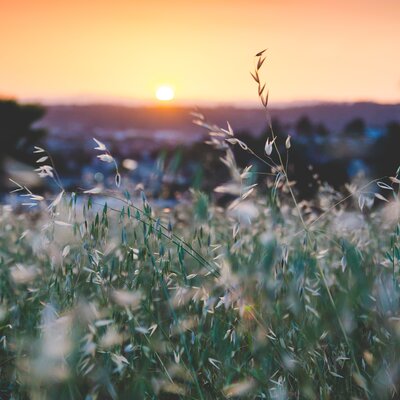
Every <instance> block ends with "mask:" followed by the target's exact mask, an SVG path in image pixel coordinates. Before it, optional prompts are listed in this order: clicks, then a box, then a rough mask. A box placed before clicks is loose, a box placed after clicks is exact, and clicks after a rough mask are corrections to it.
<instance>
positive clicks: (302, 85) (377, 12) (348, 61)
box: [0, 0, 400, 104]
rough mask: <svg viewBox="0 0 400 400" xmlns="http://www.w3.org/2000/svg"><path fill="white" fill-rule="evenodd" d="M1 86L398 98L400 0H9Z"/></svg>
mask: <svg viewBox="0 0 400 400" xmlns="http://www.w3.org/2000/svg"><path fill="white" fill-rule="evenodd" d="M0 15H1V23H0V35H1V39H0V94H2V95H3V96H4V95H10V96H14V97H16V98H18V99H22V100H31V99H37V100H40V101H44V102H66V101H67V102H71V101H96V100H100V101H123V102H127V101H145V102H147V101H153V100H154V99H155V97H154V96H155V95H154V93H155V91H156V89H157V87H159V86H160V85H163V84H167V85H171V86H172V87H173V88H174V89H175V92H176V102H190V103H207V102H211V103H215V102H217V103H218V102H229V103H235V104H244V103H248V102H251V101H255V100H256V87H255V85H254V82H252V80H251V77H250V74H249V71H250V70H252V68H253V56H254V54H255V53H256V52H257V51H259V50H262V49H264V48H266V47H268V53H267V54H268V59H267V62H266V63H265V65H264V67H263V68H265V69H264V72H265V76H266V77H267V82H268V86H269V88H270V92H271V95H270V96H271V97H270V98H271V101H272V102H276V103H278V102H282V101H285V102H286V101H314V100H335V101H354V100H376V101H380V102H399V101H400V1H399V0H379V1H378V0H335V1H334V0H303V1H301V0H263V1H261V0H230V1H227V0H201V1H197V0H193V1H190V0H145V1H139V0H112V1H111V0H69V1H61V0H0Z"/></svg>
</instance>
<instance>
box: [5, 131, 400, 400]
mask: <svg viewBox="0 0 400 400" xmlns="http://www.w3.org/2000/svg"><path fill="white" fill-rule="evenodd" d="M214 131H215V127H214ZM220 134H221V135H219V136H218V135H215V134H214V135H213V136H212V138H213V141H214V142H215V140H216V139H215V137H218V140H219V145H221V143H222V144H223V143H224V142H225V141H226V140H227V139H228V142H229V141H230V142H231V144H232V143H233V145H241V146H242V147H244V150H245V151H248V149H246V148H245V145H244V144H243V143H236V142H235V140H234V139H232V138H234V137H233V136H231V134H230V132H229V130H227V131H224V130H220ZM224 134H226V135H227V137H224V136H223V135H224ZM221 138H222V139H221ZM221 141H222V142H221ZM97 144H98V150H101V151H104V154H103V157H100V158H102V159H103V161H105V162H111V161H112V160H111V159H109V158H107V157H106V156H105V155H107V156H109V157H112V156H111V155H109V153H108V152H107V150H106V149H103V144H102V143H100V142H97ZM213 144H216V143H213ZM287 147H289V146H287ZM269 150H270V149H269V148H268V146H266V153H267V154H268V152H269ZM210 151H213V150H212V149H211V148H210ZM37 152H38V153H44V152H42V151H41V150H37ZM42 155H43V154H38V156H42ZM44 157H47V156H44ZM222 161H223V162H224V163H225V165H226V166H227V167H229V169H230V171H231V174H232V182H231V183H230V184H229V185H226V187H225V189H226V190H227V191H229V190H230V191H231V192H232V193H237V199H236V200H235V201H234V202H233V203H231V204H230V205H229V206H227V207H220V206H217V205H216V204H215V202H213V201H212V200H211V199H210V197H209V196H208V195H206V194H204V193H201V192H195V191H193V192H192V194H191V200H190V202H186V203H183V204H180V205H178V206H177V207H176V208H175V209H172V210H171V209H152V207H151V205H150V202H149V201H148V200H147V199H146V196H145V195H144V193H142V196H141V198H140V197H139V199H140V200H138V197H137V196H133V197H132V199H131V197H130V195H129V194H128V193H127V192H125V193H124V192H123V190H122V189H121V190H117V191H116V192H103V193H101V196H102V197H101V199H104V196H106V198H108V205H104V200H103V203H102V204H101V205H100V203H101V201H100V200H98V197H97V196H98V194H99V193H98V192H99V191H100V190H97V189H94V190H89V191H88V192H89V193H87V194H86V195H84V197H81V196H80V197H78V195H76V194H74V193H72V194H68V193H64V192H60V195H59V196H58V197H57V198H56V199H55V200H54V199H52V200H53V201H52V202H51V203H50V204H49V202H50V201H46V199H42V198H41V197H40V196H36V195H34V194H32V193H27V194H28V196H27V199H29V200H28V205H33V203H37V206H35V208H34V210H35V211H26V212H23V213H17V212H16V211H14V210H12V209H11V208H10V207H9V206H3V208H2V211H1V220H0V224H1V233H0V263H1V264H0V265H1V268H0V301H1V303H0V321H1V323H0V344H1V348H0V373H1V375H0V397H1V398H10V396H11V397H12V398H14V399H23V398H32V399H55V398H58V399H79V398H82V399H95V398H98V399H106V398H112V399H117V398H120V399H133V398H135V399H136V398H138V399H141V398H143V399H156V398H161V399H173V398H176V399H178V398H180V399H224V398H259V399H263V398H265V399H286V398H293V399H297V398H299V399H303V398H304V399H320V398H321V399H349V398H354V399H356V398H358V399H366V398H370V399H377V398H379V399H385V398H398V396H399V393H398V391H397V389H398V387H399V378H400V368H399V362H398V354H399V351H400V314H399V277H398V274H399V261H400V253H399V241H400V226H399V220H398V213H399V199H398V193H397V192H396V190H395V187H396V182H397V179H398V177H394V178H393V179H392V183H393V186H387V187H386V185H384V184H383V183H382V182H379V183H378V184H379V185H380V186H381V187H383V188H384V190H386V193H387V194H388V195H387V196H386V197H387V198H388V199H390V203H386V202H384V201H381V203H382V204H384V206H382V205H378V207H375V208H374V207H372V201H373V197H372V198H371V195H370V192H368V191H367V189H365V190H359V189H357V188H355V187H352V188H351V187H350V188H349V190H353V194H354V195H353V196H349V199H348V200H347V201H344V202H340V201H338V199H339V198H340V197H339V195H338V194H337V193H335V192H334V191H333V190H331V189H329V188H327V187H324V186H322V187H321V190H320V194H319V197H318V198H317V199H316V200H315V201H314V202H301V203H298V202H294V200H295V197H294V198H293V197H292V196H291V193H292V194H293V191H292V189H291V188H292V186H291V185H290V184H289V185H288V184H287V183H288V181H286V180H285V179H284V178H285V176H283V177H282V176H279V173H278V174H276V175H275V177H273V179H272V180H271V181H270V184H269V185H268V183H266V187H268V186H269V188H268V189H266V190H259V188H257V187H253V185H251V184H250V183H251V182H250V183H249V184H248V185H247V181H248V179H249V177H251V171H250V170H249V169H246V170H245V171H240V170H238V169H237V167H236V166H235V162H234V160H233V158H232V153H231V152H230V150H229V149H226V156H225V158H224V159H223V160H222ZM44 162H47V160H44ZM221 165H223V164H221ZM46 171H47V176H48V177H50V178H52V176H53V179H55V180H57V176H56V174H55V173H53V172H51V171H52V170H51V169H49V168H47V169H46V168H42V169H41V170H40V171H39V173H41V174H42V175H43V176H46ZM49 171H50V172H49ZM281 174H284V172H283V173H281ZM277 177H278V178H279V179H276V178H277ZM119 183H120V177H119V175H118V172H117V186H119ZM246 185H247V186H246ZM372 185H374V183H373V184H372ZM370 186H371V185H370ZM289 189H290V190H289ZM24 190H25V189H24V188H22V190H21V191H20V193H25V192H24ZM219 191H221V188H219ZM222 191H223V190H222ZM87 196H89V197H87ZM378 197H379V200H382V199H381V197H380V195H378ZM79 199H81V201H79ZM376 200H378V199H376ZM31 203H32V204H31ZM338 203H339V204H338ZM111 204H112V206H111ZM335 204H336V205H335ZM359 206H361V208H362V211H361V210H359Z"/></svg>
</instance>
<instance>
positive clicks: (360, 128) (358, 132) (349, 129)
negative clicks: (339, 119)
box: [343, 118, 366, 138]
mask: <svg viewBox="0 0 400 400" xmlns="http://www.w3.org/2000/svg"><path fill="white" fill-rule="evenodd" d="M365 129H366V126H365V122H364V120H363V119H362V118H355V119H353V120H351V121H350V122H349V123H348V124H347V125H346V126H345V127H344V130H343V132H344V133H345V134H346V135H347V136H351V137H354V138H359V137H362V136H364V135H365Z"/></svg>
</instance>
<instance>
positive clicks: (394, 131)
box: [374, 122, 400, 176]
mask: <svg viewBox="0 0 400 400" xmlns="http://www.w3.org/2000/svg"><path fill="white" fill-rule="evenodd" d="M374 149H375V151H374V152H375V157H376V163H375V164H376V170H377V173H378V175H379V176H384V175H391V176H393V175H394V174H395V173H396V170H397V168H398V167H399V166H400V124H399V123H398V122H391V123H389V124H388V125H387V126H386V132H385V134H384V135H383V136H381V137H380V138H379V139H378V140H377V142H376V144H375V146H374Z"/></svg>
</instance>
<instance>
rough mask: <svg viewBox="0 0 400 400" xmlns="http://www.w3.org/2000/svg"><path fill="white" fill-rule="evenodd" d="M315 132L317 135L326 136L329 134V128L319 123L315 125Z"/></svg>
mask: <svg viewBox="0 0 400 400" xmlns="http://www.w3.org/2000/svg"><path fill="white" fill-rule="evenodd" d="M315 133H316V134H317V135H319V136H323V137H326V136H328V135H329V130H328V128H327V127H326V126H325V125H324V124H323V123H320V124H318V125H317V126H316V127H315Z"/></svg>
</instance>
